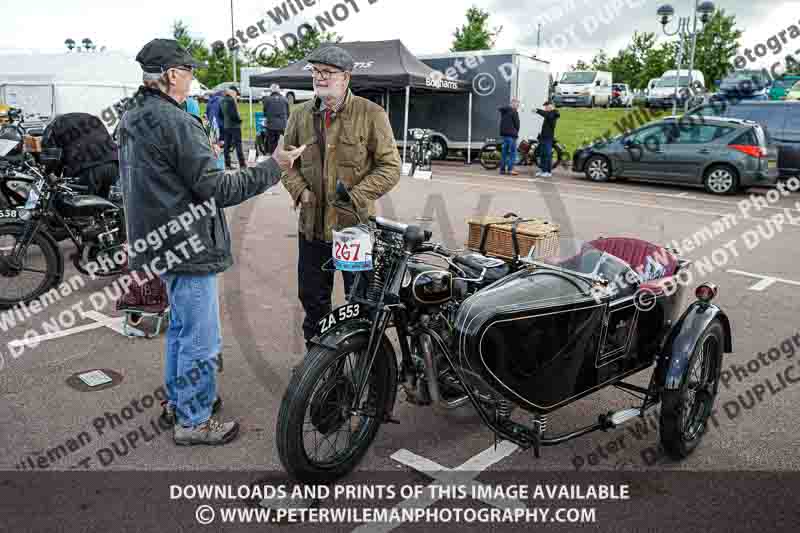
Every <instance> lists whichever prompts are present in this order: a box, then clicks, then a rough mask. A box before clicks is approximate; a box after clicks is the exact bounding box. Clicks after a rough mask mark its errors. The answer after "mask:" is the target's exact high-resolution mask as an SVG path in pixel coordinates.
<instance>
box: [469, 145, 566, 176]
mask: <svg viewBox="0 0 800 533" xmlns="http://www.w3.org/2000/svg"><path fill="white" fill-rule="evenodd" d="M517 152H519V163H515V164H516V165H522V166H528V165H531V166H537V167H538V166H539V161H541V158H542V145H541V143H540V142H539V140H538V139H532V138H531V139H522V140H521V141H520V143H519V146H517ZM502 154H503V143H502V142H498V141H497V139H494V138H489V139H486V143H485V144H484V145H483V147H482V148H481V152H480V155H479V160H480V163H481V166H482V167H483V168H485V169H486V170H495V169H496V168H497V167H499V166H500V161H501V160H502ZM568 159H569V153H568V151H567V147H566V146H564V145H563V144H561V143H560V142H558V140H557V139H556V140H554V141H553V164H552V168H553V169H556V168H558V167H559V166H561V164H562V162H564V161H567V160H568Z"/></svg>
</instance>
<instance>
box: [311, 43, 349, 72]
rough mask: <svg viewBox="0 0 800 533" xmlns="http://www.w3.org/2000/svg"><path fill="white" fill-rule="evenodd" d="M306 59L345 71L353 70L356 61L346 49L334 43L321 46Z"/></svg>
mask: <svg viewBox="0 0 800 533" xmlns="http://www.w3.org/2000/svg"><path fill="white" fill-rule="evenodd" d="M306 61H308V62H309V63H318V64H321V65H328V66H330V67H335V68H338V69H339V70H343V71H345V72H352V71H353V64H354V63H355V61H354V60H353V56H351V55H350V54H349V53H348V52H347V51H346V50H343V49H341V48H339V47H338V46H332V45H325V46H320V47H319V48H317V49H316V50H314V51H313V52H311V53H310V54H309V55H308V57H307V58H306Z"/></svg>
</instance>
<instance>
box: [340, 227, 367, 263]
mask: <svg viewBox="0 0 800 533" xmlns="http://www.w3.org/2000/svg"><path fill="white" fill-rule="evenodd" d="M333 264H334V267H335V268H336V270H346V271H350V272H355V271H361V270H372V239H371V238H370V235H369V233H366V232H362V231H348V230H345V231H342V232H338V231H334V232H333Z"/></svg>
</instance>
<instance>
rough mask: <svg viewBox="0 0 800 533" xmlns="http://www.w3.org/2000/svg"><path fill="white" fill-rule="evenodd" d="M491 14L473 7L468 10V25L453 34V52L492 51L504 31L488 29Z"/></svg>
mask: <svg viewBox="0 0 800 533" xmlns="http://www.w3.org/2000/svg"><path fill="white" fill-rule="evenodd" d="M488 22H489V12H488V11H486V10H483V9H479V8H477V7H475V6H472V7H471V8H469V9H468V10H467V23H466V24H465V25H463V26H461V27H460V28H457V29H456V31H455V32H454V33H453V37H455V39H454V40H453V46H452V47H451V48H450V51H451V52H467V51H470V50H490V49H492V48H494V43H495V41H496V40H497V36H498V35H500V32H501V31H502V30H503V28H502V26H501V27H499V28H493V29H491V30H490V29H489V28H488Z"/></svg>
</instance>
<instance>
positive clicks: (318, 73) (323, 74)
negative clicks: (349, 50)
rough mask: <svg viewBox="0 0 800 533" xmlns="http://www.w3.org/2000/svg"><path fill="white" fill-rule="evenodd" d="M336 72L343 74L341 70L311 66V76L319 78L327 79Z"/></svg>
mask: <svg viewBox="0 0 800 533" xmlns="http://www.w3.org/2000/svg"><path fill="white" fill-rule="evenodd" d="M336 74H344V71H343V70H319V69H318V68H315V67H311V76H312V77H314V78H319V79H321V80H327V79H329V78H330V77H331V76H335V75H336Z"/></svg>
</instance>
